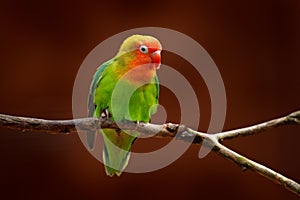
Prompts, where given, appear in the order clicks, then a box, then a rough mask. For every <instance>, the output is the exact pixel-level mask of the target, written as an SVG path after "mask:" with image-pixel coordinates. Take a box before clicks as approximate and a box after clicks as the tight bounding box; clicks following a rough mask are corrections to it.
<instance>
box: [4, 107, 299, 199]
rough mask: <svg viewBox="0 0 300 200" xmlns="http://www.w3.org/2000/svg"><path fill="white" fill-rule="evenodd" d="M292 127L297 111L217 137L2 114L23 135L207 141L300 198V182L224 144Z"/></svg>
mask: <svg viewBox="0 0 300 200" xmlns="http://www.w3.org/2000/svg"><path fill="white" fill-rule="evenodd" d="M289 124H300V111H296V112H293V113H291V114H289V115H287V116H285V117H281V118H278V119H273V120H270V121H267V122H264V123H261V124H257V125H253V126H250V127H246V128H241V129H236V130H231V131H225V132H221V133H215V134H207V133H202V132H198V131H195V130H192V129H190V128H188V127H186V126H185V125H178V124H172V123H167V124H163V125H157V124H150V123H135V122H130V121H122V122H119V123H118V124H116V123H115V122H113V121H112V120H109V119H103V118H81V119H73V120H44V119H36V118H28V117H17V116H11V115H3V114H0V127H6V128H10V129H15V130H21V131H23V132H25V131H36V132H46V133H52V134H67V133H74V132H77V130H85V131H86V130H98V129H100V128H113V129H123V130H137V131H139V132H140V133H142V134H146V135H152V136H153V137H167V138H173V137H175V138H176V139H178V140H184V141H187V142H192V143H195V144H199V143H201V142H202V141H203V140H204V139H206V140H205V145H208V146H210V147H211V148H212V149H213V151H214V152H216V153H217V154H218V155H221V156H222V157H225V158H227V159H229V160H231V161H233V162H234V163H236V164H237V165H239V166H240V167H242V169H243V170H247V169H250V170H252V171H254V172H256V173H258V174H260V175H262V176H264V177H266V178H268V179H270V180H272V181H273V182H274V183H277V184H279V185H281V186H283V187H284V188H285V189H287V190H289V191H291V192H293V193H295V194H297V195H299V196H300V185H299V184H298V183H297V182H295V181H293V180H291V179H289V178H287V177H285V176H283V175H281V174H279V173H277V172H275V171H273V170H272V169H269V168H267V167H265V166H263V165H261V164H259V163H256V162H254V161H252V160H250V159H248V158H246V157H244V156H242V155H240V154H238V153H236V152H234V151H232V150H231V149H229V148H227V147H225V146H224V145H222V144H221V143H220V142H221V141H223V140H225V139H231V138H235V137H239V136H247V135H253V134H256V133H261V132H264V131H267V130H269V129H271V128H276V127H279V126H285V125H289Z"/></svg>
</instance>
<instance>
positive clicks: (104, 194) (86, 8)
mask: <svg viewBox="0 0 300 200" xmlns="http://www.w3.org/2000/svg"><path fill="white" fill-rule="evenodd" d="M0 22H1V31H0V51H1V54H0V61H1V68H0V91H1V98H0V113H6V114H13V115H22V116H32V117H41V118H47V119H69V118H71V117H72V109H71V103H72V87H73V82H74V80H75V76H76V73H77V70H78V68H79V67H80V64H81V62H82V61H83V59H84V58H85V57H86V55H87V54H88V53H89V52H90V51H91V50H92V49H93V48H94V47H95V46H96V45H97V44H99V43H100V42H101V41H103V40H105V39H106V38H108V37H109V36H111V35H114V34H116V33H119V32H121V31H124V30H127V29H130V28H137V27H143V26H157V27H166V28H171V29H174V30H177V31H180V32H183V33H185V34H187V35H189V36H190V37H192V38H193V39H195V40H196V41H198V42H199V43H200V44H201V45H202V46H203V47H204V48H205V49H206V50H207V51H208V52H209V54H210V55H211V57H212V58H213V59H214V61H215V62H216V64H217V66H218V67H219V70H220V72H221V74H222V77H223V79H224V82H225V87H226V92H227V100H228V112H227V118H226V123H225V128H224V129H226V130H228V129H234V128H238V127H243V126H248V125H252V124H255V123H258V122H261V121H264V120H267V119H271V118H275V117H278V116H282V115H285V114H287V113H289V112H292V111H295V110H297V109H299V108H300V104H299V103H300V90H299V86H300V60H299V56H300V54H299V53H300V40H299V38H300V37H299V35H300V1H298V0H264V1H259V0H253V1H238V0H236V1H216V0H213V1H194V2H189V1H170V2H166V1H165V2H160V1H135V2H129V1H107V2H105V3H104V2H101V3H100V2H88V1H82V2H78V1H77V2H74V1H57V2H54V1H51V2H50V1H49V2H46V1H1V4H0ZM163 56H164V57H163V61H164V62H165V63H167V64H169V65H171V66H172V65H173V66H174V67H176V68H177V69H180V70H182V71H183V73H184V74H185V75H186V76H187V78H188V79H189V80H190V81H191V83H192V84H193V87H194V88H195V89H196V91H197V93H198V96H199V97H200V104H201V105H200V107H201V118H202V119H201V126H200V130H202V131H205V130H206V129H207V126H208V119H209V117H210V109H209V108H210V104H209V96H208V93H207V90H206V88H205V85H204V83H203V81H201V80H198V79H197V78H195V77H193V74H194V73H192V70H191V69H190V68H189V67H187V66H188V64H187V63H186V62H184V61H183V60H180V59H178V58H175V56H172V55H169V54H168V53H164V54H163ZM168 94H169V93H168V91H167V90H165V89H162V91H161V102H162V103H163V104H164V105H168V107H170V108H172V105H173V102H174V101H173V100H172V99H171V98H170V97H169V96H168ZM175 103H176V101H175ZM169 112H171V111H169ZM177 114H178V113H177ZM176 116H177V115H176V112H173V113H172V114H169V116H168V120H176V119H177V117H176ZM299 130H300V129H299V127H296V126H290V127H284V128H279V129H276V130H272V131H268V132H265V133H262V134H260V135H255V136H249V137H244V138H237V139H233V140H230V141H226V142H225V144H226V145H228V146H230V147H232V148H233V149H234V150H236V151H238V152H240V153H242V154H243V155H246V156H248V157H249V158H252V159H254V160H255V161H258V162H260V163H262V164H264V165H266V166H268V167H271V168H272V169H275V170H277V171H279V172H281V173H283V174H284V175H286V176H288V177H291V178H293V179H294V180H296V181H298V182H300V173H299V168H300V162H299V153H300V151H299V139H300V135H299ZM0 133H1V134H0V158H1V161H0V162H1V163H0V195H1V198H2V196H4V197H10V198H11V199H12V198H18V199H62V198H64V199H83V198H89V199H91V198H94V199H104V198H106V199H108V198H109V199H114V198H135V197H136V198H143V199H162V198H191V197H197V198H199V199H200V198H201V199H203V198H211V199H216V198H224V199H234V198H237V199H254V198H255V199H266V198H272V199H298V198H297V196H296V195H294V194H292V193H291V192H288V191H287V190H285V189H283V188H282V187H280V186H278V185H276V184H274V183H272V182H271V181H269V180H267V179H265V178H263V177H261V176H260V175H258V174H255V173H252V172H250V171H249V172H248V171H247V172H242V171H241V169H240V168H239V167H238V166H236V165H235V164H233V163H231V162H229V161H227V160H225V159H223V158H221V157H219V156H217V155H216V154H214V153H210V154H209V155H208V156H207V157H205V158H204V159H201V160H200V159H199V158H198V156H197V154H198V151H199V146H196V145H193V146H192V147H191V148H190V149H189V150H188V151H187V152H186V153H185V154H184V155H183V156H182V157H181V158H180V159H179V160H177V161H176V162H174V163H173V164H171V165H170V166H168V167H166V168H164V169H161V170H159V171H155V172H151V173H145V174H128V173H124V174H123V175H122V176H121V177H120V178H109V177H107V176H106V175H105V173H104V168H103V165H102V164H101V163H99V162H98V161H97V160H96V159H94V158H93V157H92V156H91V155H90V154H89V153H88V151H87V150H86V149H85V148H84V146H83V145H82V143H81V141H80V140H79V137H78V136H77V135H76V134H72V135H48V134H44V133H22V132H19V131H11V130H7V129H3V128H1V129H0ZM168 141H169V140H162V139H150V140H146V141H144V140H143V141H140V142H139V141H137V142H136V144H135V147H134V149H135V150H137V151H143V150H144V149H143V148H144V146H146V147H147V148H150V147H156V146H162V145H164V144H165V143H167V142H168Z"/></svg>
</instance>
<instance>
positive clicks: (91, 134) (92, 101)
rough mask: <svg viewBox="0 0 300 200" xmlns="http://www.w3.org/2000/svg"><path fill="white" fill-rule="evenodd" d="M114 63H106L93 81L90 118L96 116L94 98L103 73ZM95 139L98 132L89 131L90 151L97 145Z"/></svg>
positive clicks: (90, 95)
mask: <svg viewBox="0 0 300 200" xmlns="http://www.w3.org/2000/svg"><path fill="white" fill-rule="evenodd" d="M111 62H112V60H109V61H107V62H105V63H103V64H102V65H101V66H100V67H99V68H98V69H97V71H96V73H95V75H94V77H93V80H92V84H91V87H90V93H89V97H88V116H89V117H93V116H94V112H95V109H96V104H95V102H94V97H95V91H96V88H97V86H98V83H99V81H100V79H101V75H102V73H103V71H104V70H105V69H106V68H107V66H108V65H109V64H110V63H111ZM95 137H96V131H88V132H87V143H88V146H89V148H90V149H92V148H93V147H94V143H95Z"/></svg>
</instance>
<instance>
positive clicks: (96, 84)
mask: <svg viewBox="0 0 300 200" xmlns="http://www.w3.org/2000/svg"><path fill="white" fill-rule="evenodd" d="M161 50H162V46H161V44H160V42H159V41H158V40H157V39H156V38H154V37H152V36H145V35H132V36H130V37H128V38H127V39H125V40H124V42H123V43H122V45H121V47H120V49H119V52H118V53H117V55H116V56H115V57H113V58H112V59H110V60H109V61H107V62H105V63H103V64H102V65H101V66H100V67H99V68H98V69H97V71H96V73H95V75H94V77H93V81H92V84H91V87H90V94H89V100H88V109H89V117H103V118H109V119H112V120H114V121H115V122H118V121H121V120H130V121H134V122H137V123H138V122H146V123H147V122H149V121H150V118H151V115H153V114H154V113H155V112H156V109H157V105H158V94H159V83H158V78H157V75H156V70H157V69H159V67H160V63H161V55H160V52H161ZM100 132H101V133H102V135H103V140H104V148H103V161H104V164H105V171H106V174H107V175H108V176H113V175H114V174H116V175H117V176H120V175H121V173H122V171H123V170H124V169H125V167H126V166H127V164H128V161H129V157H130V149H131V145H132V144H133V142H134V141H135V139H136V138H137V137H138V136H139V133H138V132H136V131H128V130H114V129H101V130H100ZM95 135H96V132H93V131H90V132H88V133H87V143H88V145H89V148H91V149H92V148H93V146H94V141H95Z"/></svg>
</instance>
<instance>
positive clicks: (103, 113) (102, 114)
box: [101, 108, 110, 119]
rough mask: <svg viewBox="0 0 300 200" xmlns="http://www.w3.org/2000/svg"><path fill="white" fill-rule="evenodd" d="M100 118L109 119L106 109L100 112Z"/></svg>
mask: <svg viewBox="0 0 300 200" xmlns="http://www.w3.org/2000/svg"><path fill="white" fill-rule="evenodd" d="M101 117H102V118H106V119H109V117H110V114H109V112H108V109H107V108H105V109H104V110H103V111H102V113H101Z"/></svg>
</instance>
